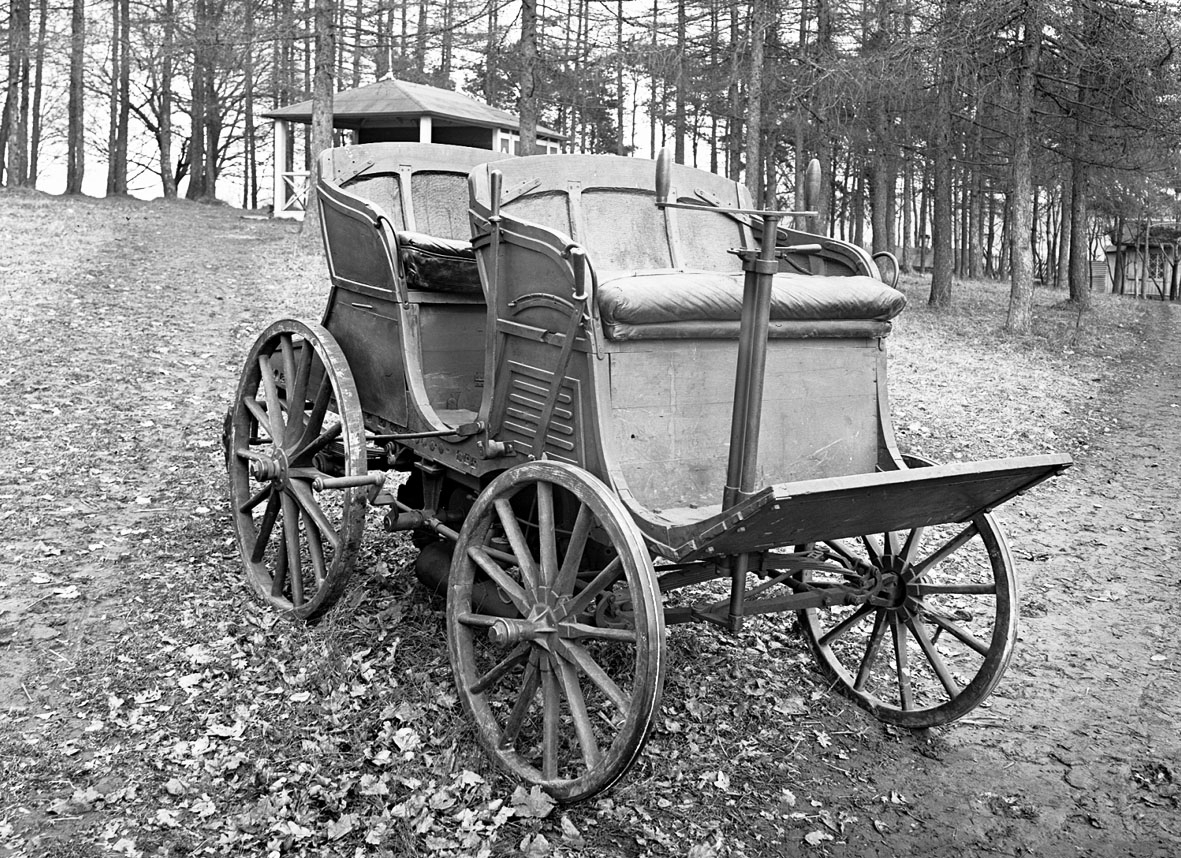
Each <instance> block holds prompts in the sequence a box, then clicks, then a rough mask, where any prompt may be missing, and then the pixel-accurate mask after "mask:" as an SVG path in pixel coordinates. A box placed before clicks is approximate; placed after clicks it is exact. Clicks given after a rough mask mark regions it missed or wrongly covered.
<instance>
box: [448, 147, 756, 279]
mask: <svg viewBox="0 0 1181 858" xmlns="http://www.w3.org/2000/svg"><path fill="white" fill-rule="evenodd" d="M492 170H498V171H500V172H501V174H502V176H503V189H502V193H501V200H500V204H501V210H502V211H503V212H504V213H506V214H509V215H511V216H513V217H514V218H520V219H522V220H527V221H532V222H533V223H537V224H542V225H544V226H547V227H549V228H551V229H554V230H556V231H557V232H559V233H563V234H565V235H567V236H569V237H570V238H571V239H573V240H574V241H575V242H577V243H578V244H580V245H582V246H583V247H584V248H586V250H587V252H588V255H589V257H590V259H591V262H592V264H593V265H594V267H595V269H596V270H597V271H599V272H600V273H602V272H604V271H634V270H650V269H661V268H700V269H705V270H710V271H734V270H736V269H737V267H738V261H737V260H736V258H735V257H734V256H733V254H731V253H729V250H730V249H731V248H733V247H736V246H741V247H746V246H751V234H750V229H749V228H748V227H747V226H746V225H745V224H743V223H742V222H741V221H740V220H736V219H734V218H732V217H730V216H728V215H725V214H723V213H721V212H718V211H716V210H714V209H711V207H712V206H719V205H721V206H731V207H746V208H749V207H750V201H749V196H748V195H747V193H746V189H745V188H744V187H743V186H741V185H739V184H737V183H736V182H732V181H730V180H729V179H726V178H724V177H722V176H717V175H714V174H713V173H707V172H704V171H702V170H695V169H693V168H691V167H684V166H681V165H674V168H673V171H672V188H671V193H670V199H676V200H680V201H681V202H688V203H696V204H699V205H701V206H702V210H701V211H700V212H696V211H688V210H683V209H682V210H665V213H664V214H662V212H661V211H660V210H659V209H657V207H656V170H655V165H654V163H653V162H652V161H648V160H644V159H638V158H626V157H621V156H616V155H535V156H530V157H524V158H514V159H512V160H511V161H504V162H500V163H497V164H493V165H488V166H487V167H483V168H480V169H478V170H476V171H474V172H473V174H472V180H471V181H472V199H473V202H474V203H476V204H477V205H480V206H482V207H484V208H485V209H487V208H489V207H490V206H491V191H490V183H489V174H490V173H491V171H492Z"/></svg>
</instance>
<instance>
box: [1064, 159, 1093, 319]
mask: <svg viewBox="0 0 1181 858" xmlns="http://www.w3.org/2000/svg"><path fill="white" fill-rule="evenodd" d="M1089 179H1090V168H1089V167H1088V166H1087V165H1086V163H1084V162H1083V161H1082V160H1081V159H1078V158H1076V159H1075V160H1074V162H1073V163H1072V164H1071V165H1070V185H1071V194H1070V278H1069V282H1070V300H1071V301H1073V302H1074V303H1075V304H1076V305H1077V306H1078V307H1079V309H1080V310H1086V309H1088V308H1089V307H1090V306H1091V248H1090V242H1089V241H1088V239H1087V190H1088V186H1089V184H1090V181H1089Z"/></svg>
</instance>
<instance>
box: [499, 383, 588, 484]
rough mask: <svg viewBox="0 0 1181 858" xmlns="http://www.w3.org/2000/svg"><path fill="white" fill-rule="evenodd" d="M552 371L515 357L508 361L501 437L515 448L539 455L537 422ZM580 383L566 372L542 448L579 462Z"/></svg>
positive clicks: (552, 456) (580, 424)
mask: <svg viewBox="0 0 1181 858" xmlns="http://www.w3.org/2000/svg"><path fill="white" fill-rule="evenodd" d="M552 378H553V373H552V372H550V371H549V370H545V369H539V368H537V367H534V366H529V365H528V364H523V363H519V362H517V361H509V384H508V402H507V404H506V408H505V415H504V424H503V425H504V429H503V432H502V437H503V440H505V441H508V442H510V443H512V444H513V445H514V446H515V447H516V448H517V450H518V451H520V452H522V453H525V452H529V453H532V454H533V455H534V456H537V457H540V456H541V453H542V452H543V451H542V450H539V449H537V446H538V445H536V444H535V441H536V438H537V424H538V422H539V421H540V419H541V412H542V410H543V409H544V408H545V402H546V398H547V397H548V396H549V391H550V384H551V379H552ZM579 403H580V398H579V384H578V380H577V379H575V378H570V377H569V376H567V377H566V378H565V379H563V381H562V388H561V391H560V392H559V394H558V404H557V406H556V407H555V408H554V416H553V419H552V420H550V424H549V432H548V433H547V437H546V443H545V449H544V452H545V453H547V454H548V455H549V456H550V458H553V459H559V460H561V461H563V462H571V463H573V464H582V462H583V461H584V456H583V448H584V445H583V438H582V433H581V426H582V415H581V409H580V406H579Z"/></svg>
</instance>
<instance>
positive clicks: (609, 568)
mask: <svg viewBox="0 0 1181 858" xmlns="http://www.w3.org/2000/svg"><path fill="white" fill-rule="evenodd" d="M624 571H625V570H624V568H623V561H622V560H621V559H620V558H619V557H616V558H615V559H614V560H612V561H611V562H610V563H608V564H607V565H606V566H605V567H604V568H603V571H602V572H600V573H599V574H598V575H596V576H595V577H594V578H593V579H591V582H590V583H589V584H587V585H586V587H584V588H583V589H582V591H581V592H579V593H578V595H576V596H575V597H574V598H573V599H571V600H570V601H569V602H567V603H566V604H565V605H562V606H560V607H561V613H560V614H559V616H558V618H557V619H558V622H561V621H562V620H564V619H566V618H567V617H577V616H578V615H579V614H581V613H582V612H583V611H584V610H586V609H587V607H589V606H590V603H591V602H593V601H594V600H595V597H596V596H598V595H599V594H600V593H602V592H603V591H605V590H607V589H609V588H611V587H612V586H614V584H615V582H616V581H618V580H619V579H620V578H622V577H623V574H624Z"/></svg>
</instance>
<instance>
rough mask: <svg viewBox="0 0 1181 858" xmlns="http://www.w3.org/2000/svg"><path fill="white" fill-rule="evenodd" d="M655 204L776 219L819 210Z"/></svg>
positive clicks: (816, 215)
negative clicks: (772, 216) (773, 209)
mask: <svg viewBox="0 0 1181 858" xmlns="http://www.w3.org/2000/svg"><path fill="white" fill-rule="evenodd" d="M656 205H658V206H660V208H662V209H695V210H696V211H703V210H704V211H719V210H720V211H724V212H726V214H740V215H748V216H750V217H768V216H771V215H774V216H775V218H776V219H779V218H781V217H819V215H820V212H818V211H812V210H811V209H802V210H800V211H770V210H767V209H736V208H731V207H730V206H715V205H711V204H709V203H700V204H698V203H670V202H660V201H659V200H658V201H657V203H656Z"/></svg>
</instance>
